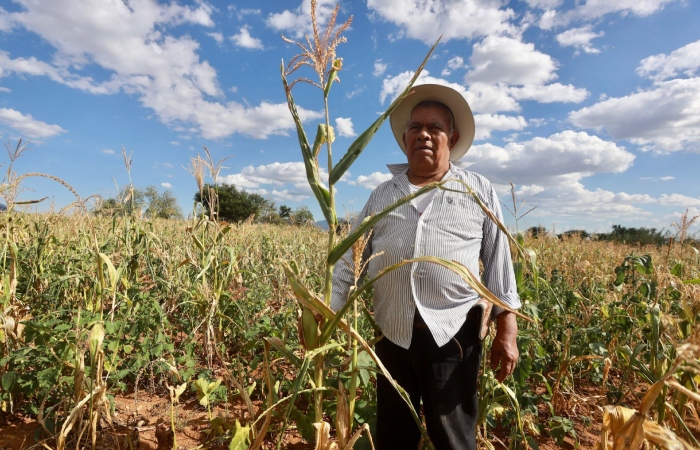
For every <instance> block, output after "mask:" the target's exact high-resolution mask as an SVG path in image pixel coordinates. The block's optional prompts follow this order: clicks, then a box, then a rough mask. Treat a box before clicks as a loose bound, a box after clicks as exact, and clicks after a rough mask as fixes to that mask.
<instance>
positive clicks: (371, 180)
mask: <svg viewBox="0 0 700 450" xmlns="http://www.w3.org/2000/svg"><path fill="white" fill-rule="evenodd" d="M393 177H394V176H393V175H392V174H390V173H382V172H373V173H371V174H370V175H368V176H365V175H360V176H359V177H357V179H356V180H355V181H348V184H351V185H353V186H362V187H364V188H366V189H369V190H374V189H375V188H376V187H377V186H379V185H380V184H382V183H383V182H385V181H388V180H391V179H392V178H393Z"/></svg>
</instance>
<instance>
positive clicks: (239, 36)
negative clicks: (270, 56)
mask: <svg viewBox="0 0 700 450" xmlns="http://www.w3.org/2000/svg"><path fill="white" fill-rule="evenodd" d="M249 29H250V27H248V26H244V27H242V28H241V29H240V31H239V32H238V33H236V34H234V35H233V36H231V42H233V43H234V45H235V46H236V47H242V48H247V49H250V50H260V49H262V48H263V44H262V41H261V40H260V39H258V38H254V37H253V36H251V35H250V31H249Z"/></svg>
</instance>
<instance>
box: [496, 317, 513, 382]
mask: <svg viewBox="0 0 700 450" xmlns="http://www.w3.org/2000/svg"><path fill="white" fill-rule="evenodd" d="M515 318H516V316H515V314H513V313H511V312H509V311H505V312H503V313H501V314H499V315H498V316H497V317H496V337H495V338H494V339H493V345H492V346H491V369H492V370H493V371H496V369H498V368H499V367H500V369H499V370H498V373H497V374H496V379H497V380H498V382H499V383H502V382H503V380H505V379H506V377H507V376H508V375H510V374H512V373H513V370H515V363H516V362H517V361H518V356H520V354H519V353H518V342H517V337H518V323H517V322H516V321H515Z"/></svg>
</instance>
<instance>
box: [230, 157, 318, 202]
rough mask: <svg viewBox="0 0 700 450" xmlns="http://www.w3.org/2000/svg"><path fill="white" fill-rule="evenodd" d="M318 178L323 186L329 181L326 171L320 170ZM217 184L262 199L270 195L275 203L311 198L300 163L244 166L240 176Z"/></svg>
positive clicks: (231, 176) (235, 174) (237, 174)
mask: <svg viewBox="0 0 700 450" xmlns="http://www.w3.org/2000/svg"><path fill="white" fill-rule="evenodd" d="M320 176H321V180H322V181H323V182H324V183H327V182H328V174H327V173H326V171H325V170H323V169H321V170H320ZM218 181H219V182H220V183H226V184H233V185H234V186H236V187H237V188H239V189H244V190H246V191H248V192H253V193H256V194H260V195H263V196H268V195H271V196H272V197H273V198H274V199H275V200H278V201H285V200H291V201H300V200H304V199H306V198H308V197H309V196H310V195H312V193H311V188H310V187H309V183H308V180H307V178H306V169H305V167H304V163H303V162H287V163H279V162H275V163H272V164H266V165H261V166H247V167H244V168H243V169H242V170H241V171H240V172H239V173H234V174H229V175H225V176H220V177H219V179H218Z"/></svg>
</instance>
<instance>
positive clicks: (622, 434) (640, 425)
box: [613, 411, 646, 450]
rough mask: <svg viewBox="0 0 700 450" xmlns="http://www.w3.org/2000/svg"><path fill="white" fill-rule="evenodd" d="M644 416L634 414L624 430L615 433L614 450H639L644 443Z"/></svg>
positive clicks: (637, 413)
mask: <svg viewBox="0 0 700 450" xmlns="http://www.w3.org/2000/svg"><path fill="white" fill-rule="evenodd" d="M645 420H646V419H645V418H644V416H642V415H641V414H639V412H636V411H635V413H634V415H633V416H632V417H630V419H629V420H628V421H627V423H625V424H624V425H623V426H622V428H621V429H620V430H619V431H618V432H617V433H614V436H615V440H614V441H613V450H618V449H619V450H622V449H630V450H637V449H639V447H640V446H641V445H642V444H643V443H644V421H645Z"/></svg>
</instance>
